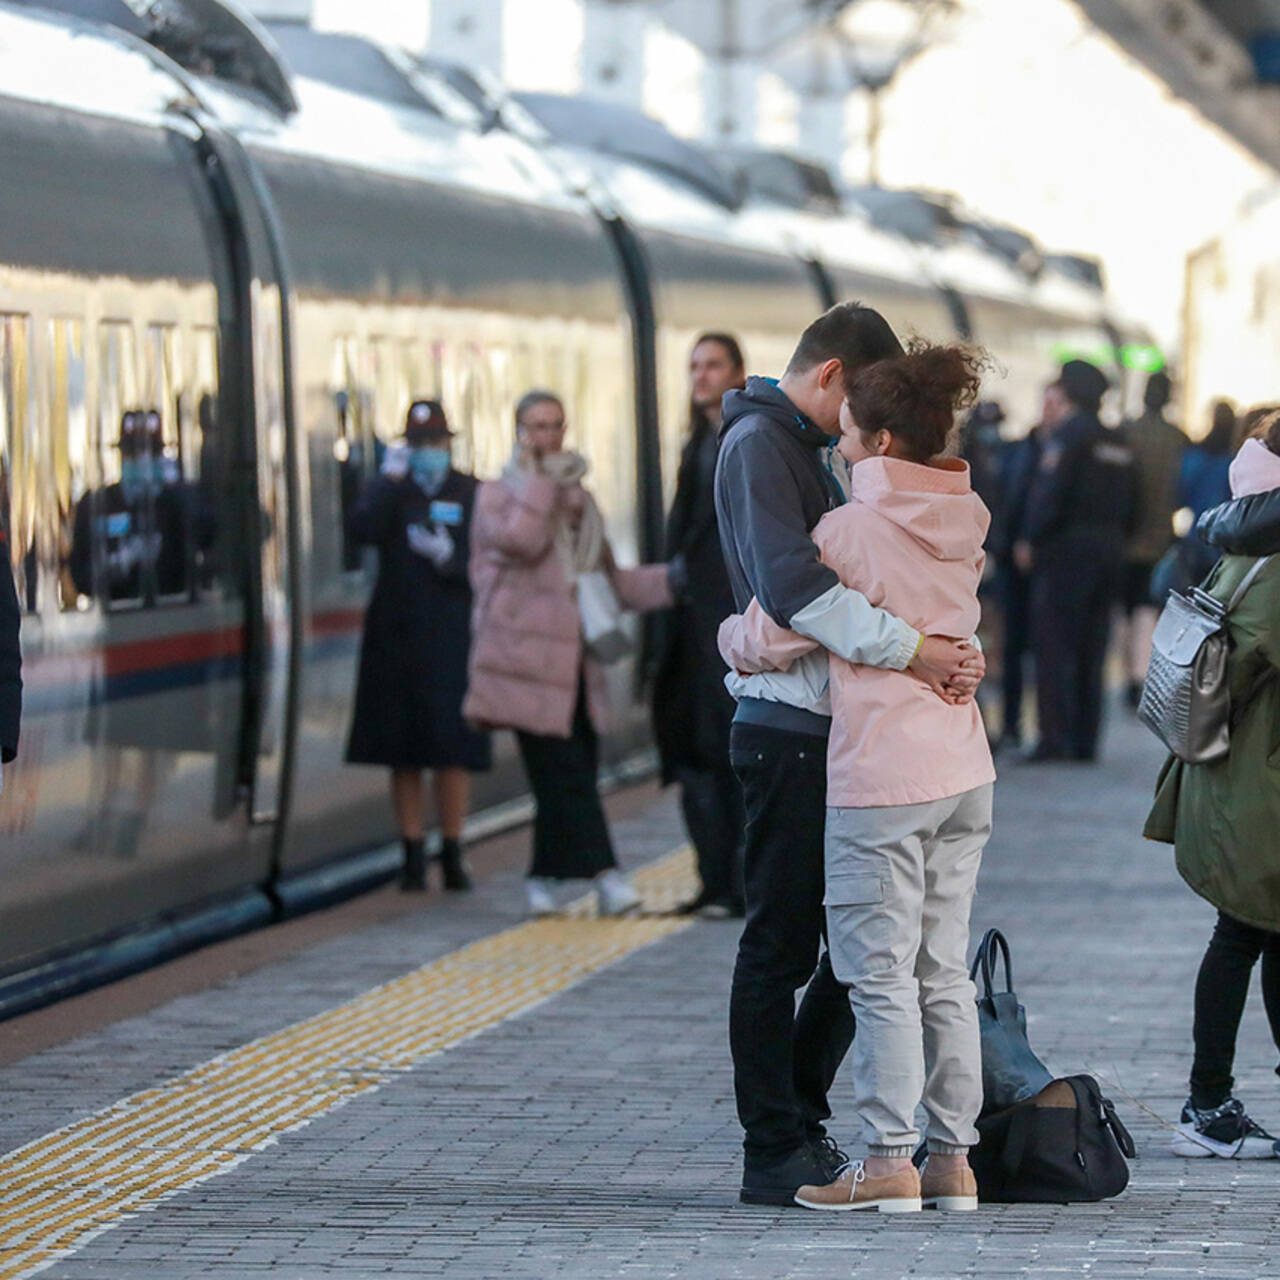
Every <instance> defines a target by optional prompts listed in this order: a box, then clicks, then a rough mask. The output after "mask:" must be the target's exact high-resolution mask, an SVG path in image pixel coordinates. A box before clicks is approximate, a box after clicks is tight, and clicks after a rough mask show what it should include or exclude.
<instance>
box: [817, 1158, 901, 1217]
mask: <svg viewBox="0 0 1280 1280" xmlns="http://www.w3.org/2000/svg"><path fill="white" fill-rule="evenodd" d="M796 1204H799V1205H803V1206H804V1207H805V1208H806V1209H827V1210H831V1211H834V1212H836V1213H841V1212H846V1211H848V1210H850V1209H878V1210H879V1211H880V1212H881V1213H919V1212H920V1208H921V1204H920V1175H919V1174H918V1173H917V1172H916V1171H915V1169H912V1168H908V1169H903V1170H901V1171H900V1172H899V1173H895V1174H892V1175H891V1176H890V1177H887V1178H868V1177H867V1171H866V1169H865V1168H864V1167H863V1163H862V1161H861V1160H852V1161H850V1162H849V1163H848V1164H847V1165H845V1167H844V1168H843V1169H842V1170H841V1172H840V1176H839V1177H838V1178H836V1180H835V1181H834V1182H829V1183H828V1184H827V1185H826V1186H825V1187H801V1188H800V1190H799V1191H797V1192H796Z"/></svg>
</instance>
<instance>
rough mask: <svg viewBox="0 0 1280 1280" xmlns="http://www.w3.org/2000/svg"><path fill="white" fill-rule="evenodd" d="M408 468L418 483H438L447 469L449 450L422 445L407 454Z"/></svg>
mask: <svg viewBox="0 0 1280 1280" xmlns="http://www.w3.org/2000/svg"><path fill="white" fill-rule="evenodd" d="M409 469H410V470H411V471H412V472H413V478H414V479H415V480H417V481H418V483H419V484H424V485H438V484H439V483H440V482H441V481H442V480H443V479H444V476H445V472H446V471H448V470H449V450H448V449H441V448H439V447H438V446H434V445H423V446H420V447H419V448H417V449H414V450H413V452H412V453H411V454H410V455H409Z"/></svg>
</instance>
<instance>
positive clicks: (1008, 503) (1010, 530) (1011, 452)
mask: <svg viewBox="0 0 1280 1280" xmlns="http://www.w3.org/2000/svg"><path fill="white" fill-rule="evenodd" d="M1039 466H1040V435H1039V432H1038V430H1037V431H1032V432H1030V433H1029V434H1028V435H1025V436H1023V438H1022V439H1021V440H1011V441H1009V443H1008V444H1006V445H1004V446H1003V448H1002V449H1001V450H1000V465H999V484H998V487H997V495H998V496H997V499H996V502H995V505H994V506H993V507H992V508H991V512H992V514H991V531H990V533H988V534H987V550H988V551H990V553H991V554H992V556H994V557H995V559H996V560H998V561H1000V562H1001V563H1004V562H1005V561H1009V560H1012V559H1013V548H1014V546H1015V544H1016V543H1017V542H1018V541H1019V540H1020V539H1021V538H1022V537H1023V523H1024V521H1025V520H1026V514H1027V499H1028V497H1030V494H1031V482H1032V481H1033V480H1034V479H1035V478H1036V471H1037V469H1038V468H1039ZM989 505H990V504H989Z"/></svg>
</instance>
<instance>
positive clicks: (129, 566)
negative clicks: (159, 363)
mask: <svg viewBox="0 0 1280 1280" xmlns="http://www.w3.org/2000/svg"><path fill="white" fill-rule="evenodd" d="M118 448H119V450H120V479H119V480H117V481H116V482H115V483H114V484H109V485H105V486H104V487H103V488H101V489H99V490H96V491H91V492H89V493H86V494H85V495H84V497H82V498H81V499H80V501H79V503H78V504H77V506H76V514H75V524H74V527H73V530H72V535H71V554H70V557H69V562H68V569H69V570H70V573H71V580H72V582H73V583H74V584H75V588H76V590H77V591H78V592H79V593H80V594H81V595H84V596H91V597H96V598H98V599H101V600H103V601H105V602H107V603H108V604H135V603H136V604H143V605H152V604H154V603H155V601H156V598H157V597H158V596H173V595H178V594H181V593H182V592H183V591H185V590H186V587H187V580H188V575H187V555H188V550H189V548H190V538H189V536H188V535H189V532H190V530H189V525H190V520H189V513H188V510H187V503H186V501H185V499H184V494H183V488H182V485H181V484H180V483H179V480H180V476H179V474H178V470H177V464H176V463H175V462H174V461H173V460H172V459H169V458H166V457H165V455H164V439H163V433H162V430H161V422H160V415H159V413H158V412H156V410H154V409H152V410H148V411H145V412H144V411H142V410H130V411H129V412H127V413H125V414H124V415H123V416H122V417H121V419H120V439H119V441H118Z"/></svg>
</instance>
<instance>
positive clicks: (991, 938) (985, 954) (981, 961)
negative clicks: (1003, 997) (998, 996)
mask: <svg viewBox="0 0 1280 1280" xmlns="http://www.w3.org/2000/svg"><path fill="white" fill-rule="evenodd" d="M997 951H999V952H1000V955H997V954H996V952H997ZM1001 956H1003V958H1004V989H1005V991H1007V992H1012V991H1013V960H1012V958H1011V957H1010V955H1009V940H1008V939H1007V938H1006V937H1005V936H1004V934H1003V933H1001V932H1000V930H999V929H988V930H987V931H986V933H984V934H983V935H982V941H981V942H980V943H978V951H977V954H976V955H975V956H974V957H973V965H972V967H971V968H970V969H969V981H970V982H975V983H976V981H977V978H978V969H979V967H981V969H982V985H983V988H984V990H983V994H984V995H986V996H992V995H994V994H995V991H994V988H995V977H996V966H997V965H998V964H999V962H1000V959H1001Z"/></svg>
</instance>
